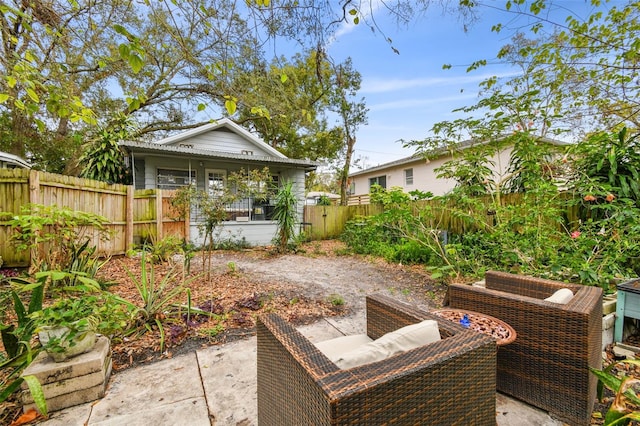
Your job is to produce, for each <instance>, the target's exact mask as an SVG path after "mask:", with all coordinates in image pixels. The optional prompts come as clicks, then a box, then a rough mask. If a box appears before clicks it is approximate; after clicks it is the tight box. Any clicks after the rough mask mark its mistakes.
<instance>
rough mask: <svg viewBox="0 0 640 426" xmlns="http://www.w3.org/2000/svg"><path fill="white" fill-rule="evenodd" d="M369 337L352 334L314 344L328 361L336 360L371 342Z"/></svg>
mask: <svg viewBox="0 0 640 426" xmlns="http://www.w3.org/2000/svg"><path fill="white" fill-rule="evenodd" d="M372 341H373V340H371V337H369V336H367V335H366V334H353V335H351V336H340V337H336V338H335V339H329V340H324V341H322V342H318V343H315V345H316V347H317V348H318V349H320V352H322V353H323V354H325V355H326V356H327V358H329V359H330V360H334V359H338V358H340V357H341V356H342V355H343V354H345V353H347V352H350V351H352V350H354V349H355V348H357V347H359V346H362V345H365V344H367V343H370V342H372Z"/></svg>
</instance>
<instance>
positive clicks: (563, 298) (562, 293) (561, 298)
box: [544, 288, 573, 305]
mask: <svg viewBox="0 0 640 426" xmlns="http://www.w3.org/2000/svg"><path fill="white" fill-rule="evenodd" d="M572 298H573V292H572V291H571V290H569V289H568V288H561V289H560V290H558V291H556V292H555V293H553V294H552V295H551V296H549V297H547V298H546V299H544V300H546V301H547V302H553V303H560V304H562V305H564V304H566V303H568V302H569V300H571V299H572Z"/></svg>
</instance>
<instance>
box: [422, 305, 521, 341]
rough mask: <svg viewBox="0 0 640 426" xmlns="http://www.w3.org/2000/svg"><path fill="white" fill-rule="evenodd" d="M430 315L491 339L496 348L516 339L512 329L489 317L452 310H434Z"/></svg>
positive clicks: (462, 310)
mask: <svg viewBox="0 0 640 426" xmlns="http://www.w3.org/2000/svg"><path fill="white" fill-rule="evenodd" d="M430 313H432V314H434V315H437V316H439V317H442V318H444V319H447V320H449V321H452V322H455V323H458V324H460V325H462V326H463V327H465V328H469V329H470V330H474V331H477V332H480V333H484V334H486V335H488V336H490V337H493V338H494V339H495V341H496V344H497V345H498V346H504V345H508V344H509V343H511V342H513V341H514V340H515V339H516V331H515V330H514V329H513V327H511V326H510V325H509V324H507V323H506V322H504V321H502V320H499V319H498V318H495V317H492V316H490V315H485V314H481V313H479V312H474V311H468V310H465V309H453V308H443V309H436V310H435V311H431V312H430Z"/></svg>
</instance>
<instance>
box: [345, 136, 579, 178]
mask: <svg viewBox="0 0 640 426" xmlns="http://www.w3.org/2000/svg"><path fill="white" fill-rule="evenodd" d="M538 140H539V141H541V142H546V143H548V144H551V145H557V146H565V145H570V143H569V142H565V141H560V140H557V139H550V138H546V137H542V138H539V139H538ZM487 143H488V141H483V142H481V141H478V140H475V139H469V140H466V141H462V142H459V143H457V144H456V145H454V146H453V147H447V148H439V149H436V150H434V151H431V152H429V153H428V154H426V156H429V157H435V158H439V157H442V156H443V155H446V154H448V153H449V152H450V151H451V149H452V148H453V149H456V150H463V149H469V148H472V147H474V146H478V145H486V144H487ZM424 159H425V154H422V153H416V154H413V155H411V156H409V157H404V158H401V159H399V160H395V161H390V162H388V163H383V164H379V165H377V166H375V167H370V168H368V169H364V170H360V171H357V172H353V173H349V176H350V177H351V176H359V175H363V174H366V173H372V172H376V171H379V170H385V169H388V168H391V167H396V166H401V165H404V164H409V163H414V162H416V161H424Z"/></svg>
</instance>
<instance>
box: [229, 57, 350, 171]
mask: <svg viewBox="0 0 640 426" xmlns="http://www.w3.org/2000/svg"><path fill="white" fill-rule="evenodd" d="M331 73H332V68H331V67H330V64H329V63H328V62H327V61H326V60H324V59H322V55H321V54H319V53H318V52H316V51H315V50H311V51H309V52H308V53H305V54H300V53H299V54H296V55H294V57H293V58H292V61H291V62H289V61H287V59H286V58H284V57H279V58H275V59H274V60H273V61H272V62H271V64H270V65H268V66H267V65H264V64H259V65H257V66H256V67H255V68H253V69H251V70H249V72H247V73H240V74H239V75H237V76H236V77H235V81H234V88H233V91H234V96H235V97H237V98H238V100H239V101H238V118H237V121H238V122H239V123H241V124H242V125H244V126H245V127H247V128H249V129H250V130H253V131H256V132H257V133H259V134H260V135H261V136H262V138H263V139H264V140H265V142H267V143H268V144H269V145H271V146H272V147H274V148H276V149H278V150H279V151H280V152H282V153H283V154H285V155H286V156H288V157H291V158H308V159H311V160H327V159H334V158H335V157H336V156H337V153H338V152H339V149H340V148H341V146H342V144H343V138H342V129H341V128H340V127H339V126H334V127H330V126H329V124H328V120H327V116H326V113H325V111H326V110H327V108H328V106H329V101H330V96H329V95H330V92H331V91H332V90H333V87H332V85H331Z"/></svg>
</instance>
